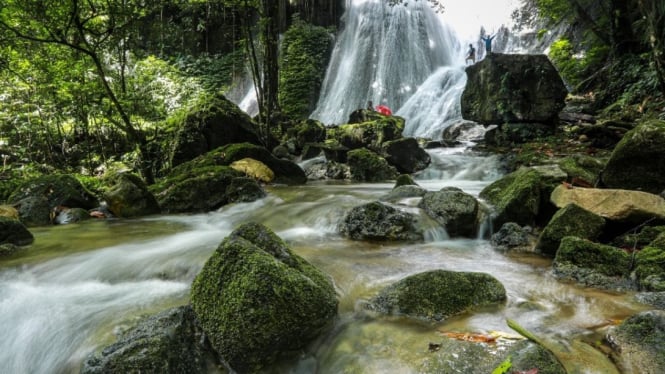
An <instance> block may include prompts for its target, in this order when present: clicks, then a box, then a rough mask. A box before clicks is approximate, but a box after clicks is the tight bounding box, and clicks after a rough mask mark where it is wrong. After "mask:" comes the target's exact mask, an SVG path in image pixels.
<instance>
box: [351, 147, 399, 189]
mask: <svg viewBox="0 0 665 374" xmlns="http://www.w3.org/2000/svg"><path fill="white" fill-rule="evenodd" d="M346 163H347V164H348V165H349V169H350V170H351V179H353V180H354V181H357V182H381V181H385V180H390V179H395V178H396V177H397V175H398V173H397V170H396V169H395V168H394V167H393V166H391V165H389V164H388V161H386V159H385V158H383V157H381V156H379V155H378V154H376V153H374V152H372V151H370V150H369V149H366V148H360V149H354V150H352V151H349V153H348V154H347V160H346Z"/></svg>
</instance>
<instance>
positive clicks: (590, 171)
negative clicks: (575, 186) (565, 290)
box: [557, 154, 605, 185]
mask: <svg viewBox="0 0 665 374" xmlns="http://www.w3.org/2000/svg"><path fill="white" fill-rule="evenodd" d="M557 164H558V165H559V167H560V168H561V170H563V171H564V172H566V174H567V175H568V180H569V181H573V182H575V181H580V180H581V181H584V182H586V183H589V184H591V185H595V183H596V182H598V179H599V178H600V173H601V172H602V171H603V168H604V167H605V163H604V162H603V161H602V160H599V159H598V158H596V157H591V156H587V155H579V154H578V155H572V156H568V157H564V158H563V159H561V160H560V161H558V162H557Z"/></svg>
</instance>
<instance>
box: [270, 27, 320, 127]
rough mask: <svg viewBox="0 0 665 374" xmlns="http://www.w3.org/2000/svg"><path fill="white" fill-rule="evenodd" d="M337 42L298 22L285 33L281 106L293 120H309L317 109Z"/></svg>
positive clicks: (280, 91)
mask: <svg viewBox="0 0 665 374" xmlns="http://www.w3.org/2000/svg"><path fill="white" fill-rule="evenodd" d="M332 44H333V38H332V35H331V34H330V32H329V31H328V30H327V29H326V28H324V27H320V26H314V25H311V24H308V23H305V22H295V23H293V24H292V25H291V27H289V29H288V30H287V31H286V32H285V33H284V37H283V38H282V43H281V47H282V49H281V53H280V55H279V65H280V69H279V88H280V89H279V104H280V108H281V110H282V112H283V113H284V114H286V115H287V116H289V117H292V118H307V117H308V116H309V114H310V113H311V112H312V110H314V108H315V107H316V103H317V100H318V98H319V91H320V89H321V84H322V83H323V78H324V77H325V74H326V68H327V67H328V58H329V56H330V50H331V48H332Z"/></svg>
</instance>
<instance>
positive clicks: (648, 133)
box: [602, 120, 665, 194]
mask: <svg viewBox="0 0 665 374" xmlns="http://www.w3.org/2000/svg"><path fill="white" fill-rule="evenodd" d="M663 149H665V121H659V120H651V121H647V122H644V123H642V124H640V125H638V126H637V127H635V128H634V129H633V130H631V131H629V132H628V133H626V135H625V136H624V137H623V138H622V139H621V141H620V142H619V144H617V146H616V147H615V148H614V151H612V156H610V159H609V161H608V162H607V165H606V166H605V169H604V170H603V173H602V182H603V183H604V184H605V185H606V186H607V187H609V188H617V189H627V190H640V191H645V192H650V193H653V194H659V193H661V192H662V191H663V190H664V189H665V178H663V175H665V157H663Z"/></svg>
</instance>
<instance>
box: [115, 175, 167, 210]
mask: <svg viewBox="0 0 665 374" xmlns="http://www.w3.org/2000/svg"><path fill="white" fill-rule="evenodd" d="M104 180H105V182H106V183H107V184H108V187H107V188H106V190H105V191H104V193H103V199H104V201H106V205H107V207H108V209H109V210H110V211H111V213H113V214H114V215H115V216H116V217H125V218H130V217H140V216H146V215H150V214H157V213H160V212H161V209H160V208H159V203H158V202H157V199H155V196H154V195H153V194H152V193H151V192H150V191H149V190H148V187H147V186H146V184H145V183H144V182H143V180H142V179H141V178H140V177H138V176H137V175H135V174H132V173H128V172H123V173H113V174H112V175H109V176H106V177H105V178H104Z"/></svg>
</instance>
